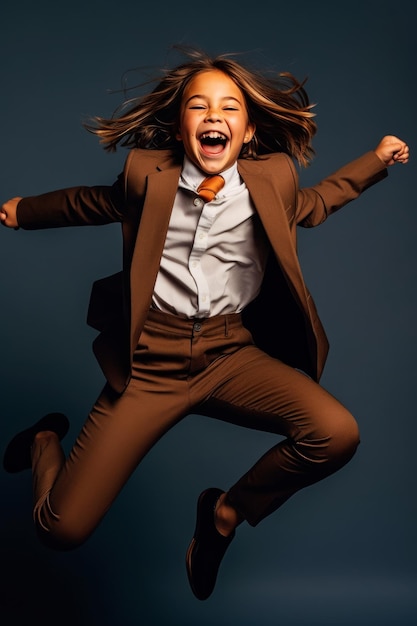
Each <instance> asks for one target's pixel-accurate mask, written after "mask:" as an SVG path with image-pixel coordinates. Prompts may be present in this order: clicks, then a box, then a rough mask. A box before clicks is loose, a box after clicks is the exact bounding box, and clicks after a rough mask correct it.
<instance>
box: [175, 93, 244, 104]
mask: <svg viewBox="0 0 417 626" xmlns="http://www.w3.org/2000/svg"><path fill="white" fill-rule="evenodd" d="M207 97H208V96H205V95H202V94H195V95H193V96H190V97H189V98H187V100H186V101H185V102H184V104H188V103H189V102H190V100H193V99H194V98H201V99H202V100H207ZM220 100H234V101H235V102H237V103H238V104H242V102H241V100H239V98H235V97H234V96H224V97H223V98H220Z"/></svg>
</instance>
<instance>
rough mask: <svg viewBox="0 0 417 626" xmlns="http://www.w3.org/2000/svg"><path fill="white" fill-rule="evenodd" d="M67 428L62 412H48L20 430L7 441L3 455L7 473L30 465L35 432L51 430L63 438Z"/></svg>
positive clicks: (28, 467)
mask: <svg viewBox="0 0 417 626" xmlns="http://www.w3.org/2000/svg"><path fill="white" fill-rule="evenodd" d="M68 429H69V422H68V419H67V417H66V416H65V415H63V413H48V415H45V416H44V417H42V418H41V419H40V420H39V421H38V422H36V424H33V425H32V426H30V427H29V428H26V430H22V431H21V432H20V433H18V434H17V435H15V436H14V437H13V439H12V440H11V441H10V442H9V444H8V446H7V448H6V451H5V453H4V456H3V467H4V469H5V470H6V472H9V474H16V473H17V472H21V471H23V470H25V469H30V468H31V467H32V459H31V454H30V449H31V446H32V442H33V439H34V437H35V435H36V434H37V433H40V432H42V431H43V430H52V431H53V432H54V433H56V434H57V435H58V437H59V439H60V440H61V439H63V438H64V437H65V435H66V434H67V432H68Z"/></svg>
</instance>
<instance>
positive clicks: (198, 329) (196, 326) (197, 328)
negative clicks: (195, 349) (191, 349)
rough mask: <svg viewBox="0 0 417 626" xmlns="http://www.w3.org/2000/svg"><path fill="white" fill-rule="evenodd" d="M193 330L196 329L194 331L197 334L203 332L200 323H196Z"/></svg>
mask: <svg viewBox="0 0 417 626" xmlns="http://www.w3.org/2000/svg"><path fill="white" fill-rule="evenodd" d="M193 328H194V331H195V332H196V333H199V332H200V330H201V324H200V322H194V326H193Z"/></svg>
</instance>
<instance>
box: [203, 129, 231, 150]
mask: <svg viewBox="0 0 417 626" xmlns="http://www.w3.org/2000/svg"><path fill="white" fill-rule="evenodd" d="M227 141H228V139H227V137H226V135H223V133H219V132H217V131H211V132H208V133H203V134H202V135H200V144H201V147H202V149H203V150H204V152H206V153H207V154H220V153H221V152H222V151H223V150H224V148H225V146H226V144H227Z"/></svg>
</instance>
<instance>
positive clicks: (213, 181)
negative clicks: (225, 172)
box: [197, 174, 224, 202]
mask: <svg viewBox="0 0 417 626" xmlns="http://www.w3.org/2000/svg"><path fill="white" fill-rule="evenodd" d="M223 185H224V178H223V176H220V174H217V175H216V176H208V177H207V178H205V179H204V180H203V182H202V183H201V184H200V185H199V186H198V189H197V193H198V195H199V196H200V198H202V199H203V200H204V202H211V201H212V200H214V198H215V197H216V196H217V194H218V193H219V191H220V189H222V187H223Z"/></svg>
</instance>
